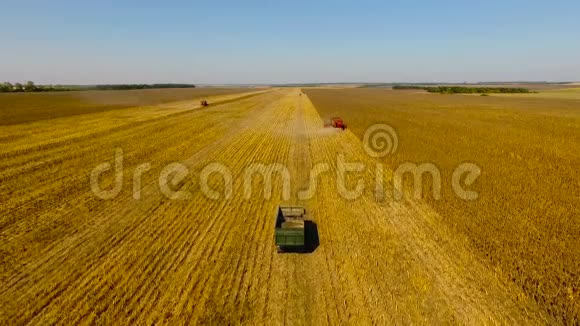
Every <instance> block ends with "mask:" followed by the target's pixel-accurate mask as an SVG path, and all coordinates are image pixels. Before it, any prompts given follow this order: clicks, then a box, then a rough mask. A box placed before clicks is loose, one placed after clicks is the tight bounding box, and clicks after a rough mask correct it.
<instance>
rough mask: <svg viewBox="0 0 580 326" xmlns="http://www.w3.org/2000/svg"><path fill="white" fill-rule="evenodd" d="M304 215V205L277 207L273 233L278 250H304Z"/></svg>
mask: <svg viewBox="0 0 580 326" xmlns="http://www.w3.org/2000/svg"><path fill="white" fill-rule="evenodd" d="M305 215H306V210H305V209H304V207H290V206H280V207H278V212H277V213H276V228H275V235H274V238H275V239H274V240H275V243H276V248H277V249H278V252H284V251H304V250H305V236H304V216H305Z"/></svg>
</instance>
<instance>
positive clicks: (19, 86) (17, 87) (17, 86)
mask: <svg viewBox="0 0 580 326" xmlns="http://www.w3.org/2000/svg"><path fill="white" fill-rule="evenodd" d="M23 89H24V87H22V84H21V83H14V88H13V91H14V92H22V90H23Z"/></svg>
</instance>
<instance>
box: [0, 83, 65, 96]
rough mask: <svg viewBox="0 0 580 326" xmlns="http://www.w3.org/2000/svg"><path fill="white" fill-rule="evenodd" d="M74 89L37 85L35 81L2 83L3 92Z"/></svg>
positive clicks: (0, 86) (0, 89)
mask: <svg viewBox="0 0 580 326" xmlns="http://www.w3.org/2000/svg"><path fill="white" fill-rule="evenodd" d="M71 90H73V89H71V88H69V87H66V86H61V85H35V84H34V82H31V81H29V82H26V83H24V84H21V83H14V84H12V83H9V82H5V83H1V84H0V92H1V93H17V92H62V91H71Z"/></svg>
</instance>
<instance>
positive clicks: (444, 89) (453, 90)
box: [393, 85, 531, 94]
mask: <svg viewBox="0 0 580 326" xmlns="http://www.w3.org/2000/svg"><path fill="white" fill-rule="evenodd" d="M393 89H420V90H425V91H427V92H429V93H444V94H470V93H475V94H488V93H531V92H530V90H529V89H527V88H512V87H464V86H416V85H395V86H393Z"/></svg>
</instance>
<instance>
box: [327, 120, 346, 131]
mask: <svg viewBox="0 0 580 326" xmlns="http://www.w3.org/2000/svg"><path fill="white" fill-rule="evenodd" d="M324 127H333V128H339V129H342V130H344V129H346V124H345V123H344V120H342V118H339V117H334V118H331V119H330V120H329V121H328V122H327V123H325V124H324Z"/></svg>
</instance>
